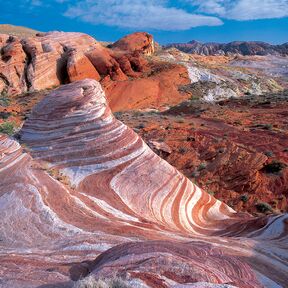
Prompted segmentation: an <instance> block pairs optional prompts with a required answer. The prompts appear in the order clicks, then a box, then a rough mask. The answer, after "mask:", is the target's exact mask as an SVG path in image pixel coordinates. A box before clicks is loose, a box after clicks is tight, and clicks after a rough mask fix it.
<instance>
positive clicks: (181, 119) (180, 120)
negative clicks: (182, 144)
mask: <svg viewBox="0 0 288 288" xmlns="http://www.w3.org/2000/svg"><path fill="white" fill-rule="evenodd" d="M176 122H177V123H184V122H185V121H184V119H183V118H180V119H178V120H176Z"/></svg>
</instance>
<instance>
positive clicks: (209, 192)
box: [207, 191, 215, 196]
mask: <svg viewBox="0 0 288 288" xmlns="http://www.w3.org/2000/svg"><path fill="white" fill-rule="evenodd" d="M207 193H208V194H209V195H211V196H214V195H215V192H214V191H208V192H207Z"/></svg>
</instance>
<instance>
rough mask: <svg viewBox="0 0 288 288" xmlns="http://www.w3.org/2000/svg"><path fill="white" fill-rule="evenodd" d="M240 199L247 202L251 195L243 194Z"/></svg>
mask: <svg viewBox="0 0 288 288" xmlns="http://www.w3.org/2000/svg"><path fill="white" fill-rule="evenodd" d="M240 200H241V201H242V202H244V203H246V202H247V201H248V200H249V196H248V195H247V194H244V195H241V196H240Z"/></svg>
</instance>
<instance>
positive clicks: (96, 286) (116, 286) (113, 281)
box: [73, 276, 132, 288]
mask: <svg viewBox="0 0 288 288" xmlns="http://www.w3.org/2000/svg"><path fill="white" fill-rule="evenodd" d="M73 288H132V287H131V286H130V285H129V284H128V283H127V281H125V280H123V279H121V278H118V277H113V278H110V279H97V280H96V279H95V278H94V277H93V276H88V277H86V278H84V279H81V280H78V281H77V282H76V283H75V284H74V285H73Z"/></svg>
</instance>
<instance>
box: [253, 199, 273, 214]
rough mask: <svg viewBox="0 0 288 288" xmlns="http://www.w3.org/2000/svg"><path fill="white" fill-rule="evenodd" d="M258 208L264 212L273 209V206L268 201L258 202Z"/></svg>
mask: <svg viewBox="0 0 288 288" xmlns="http://www.w3.org/2000/svg"><path fill="white" fill-rule="evenodd" d="M256 208H257V210H258V211H259V212H262V213H266V212H269V211H271V212H272V211H273V209H272V207H271V206H270V205H269V204H268V203H265V202H258V203H257V204H256Z"/></svg>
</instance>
